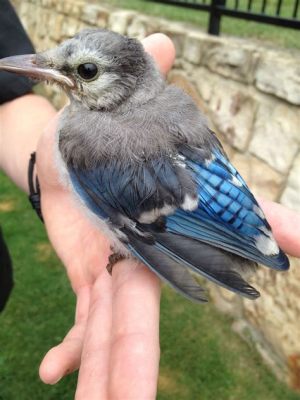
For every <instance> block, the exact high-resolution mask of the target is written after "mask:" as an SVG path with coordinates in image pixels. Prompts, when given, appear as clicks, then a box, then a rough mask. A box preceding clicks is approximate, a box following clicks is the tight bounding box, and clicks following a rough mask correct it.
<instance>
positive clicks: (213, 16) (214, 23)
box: [208, 0, 226, 35]
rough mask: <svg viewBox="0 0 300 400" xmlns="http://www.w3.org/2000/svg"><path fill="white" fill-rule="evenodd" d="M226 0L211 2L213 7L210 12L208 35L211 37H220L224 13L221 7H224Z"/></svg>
mask: <svg viewBox="0 0 300 400" xmlns="http://www.w3.org/2000/svg"><path fill="white" fill-rule="evenodd" d="M225 4H226V0H211V7H210V12H209V25H208V33H210V34H211V35H219V33H220V24H221V18H222V13H221V11H220V9H219V6H224V5H225Z"/></svg>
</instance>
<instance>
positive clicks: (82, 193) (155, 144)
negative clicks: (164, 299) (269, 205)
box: [0, 28, 289, 302]
mask: <svg viewBox="0 0 300 400" xmlns="http://www.w3.org/2000/svg"><path fill="white" fill-rule="evenodd" d="M0 70H6V71H10V72H14V73H17V74H21V75H25V76H27V77H30V78H33V79H37V80H44V81H45V80H46V81H49V82H50V83H55V84H57V85H59V86H60V87H61V88H62V89H63V90H64V91H65V92H66V94H67V95H68V97H69V100H70V102H69V104H68V105H67V106H66V107H65V108H64V110H63V111H62V113H61V115H60V117H59V123H58V128H57V132H56V144H55V154H56V156H55V159H56V166H57V168H58V170H59V173H60V176H61V181H62V184H63V185H64V186H65V187H67V188H68V190H70V192H71V194H72V196H73V197H74V198H75V199H76V202H77V204H78V207H80V208H81V210H82V212H83V213H85V215H86V216H87V218H89V219H90V220H91V222H92V223H93V224H94V225H96V226H97V227H98V228H99V230H101V231H102V232H103V233H105V234H106V235H107V236H108V238H109V240H110V244H111V249H112V254H111V255H110V257H109V260H108V265H107V269H108V271H109V272H110V273H111V271H112V268H113V266H114V264H115V263H116V262H117V261H119V260H120V259H123V258H134V259H137V260H138V261H140V262H142V263H143V264H145V265H146V266H147V267H148V268H149V269H150V270H152V271H153V272H154V273H155V274H156V275H158V276H159V277H160V278H161V279H162V280H163V281H165V282H167V283H168V284H169V285H171V286H172V287H173V288H174V289H175V290H177V291H178V292H180V293H181V294H183V295H184V296H185V297H187V298H189V299H191V300H194V301H196V302H206V301H207V295H206V291H205V290H204V289H203V287H202V284H201V283H200V282H199V281H200V280H199V279H198V277H204V278H206V279H207V280H210V281H212V282H213V283H214V284H217V285H219V286H221V287H223V288H225V289H228V290H230V291H233V292H234V293H236V294H238V295H241V296H244V297H246V298H248V299H253V300H254V299H257V298H258V297H259V296H260V293H259V292H258V291H257V290H256V289H255V288H254V287H253V286H251V285H250V284H249V283H248V282H247V280H248V278H249V276H251V274H253V273H254V272H255V271H256V270H257V268H258V264H261V265H264V266H266V267H269V268H271V269H273V270H277V271H284V270H287V269H288V268H289V260H288V257H287V256H286V254H285V253H284V252H283V251H282V250H281V249H280V248H279V247H278V244H277V243H276V241H275V239H274V236H273V234H272V230H271V227H270V225H269V223H268V222H267V220H266V217H265V215H264V213H263V211H262V209H261V208H260V206H259V204H258V202H257V201H256V199H255V197H254V196H253V194H252V193H251V191H250V189H249V187H248V186H247V184H246V182H245V181H244V179H243V178H242V177H241V175H240V174H239V172H238V171H237V170H236V168H235V167H234V166H233V165H232V164H231V162H230V160H229V159H228V157H227V155H226V153H225V151H224V149H223V146H222V144H221V142H220V141H219V139H218V138H217V136H216V134H215V133H214V132H213V131H212V130H211V129H210V128H209V125H208V122H207V119H206V118H205V116H204V115H203V114H202V113H201V111H200V110H199V108H198V107H197V106H196V104H195V103H194V101H193V100H192V98H191V97H190V96H189V95H188V94H187V93H185V92H184V91H183V90H182V89H180V88H178V87H176V86H174V85H169V84H167V82H166V81H165V79H164V78H163V76H162V75H161V73H160V71H159V70H158V67H157V66H156V64H155V62H154V60H153V59H152V57H151V56H150V55H149V54H148V53H147V52H146V51H145V50H144V48H143V46H142V43H141V42H140V41H138V40H137V39H135V38H130V37H127V36H123V35H120V34H118V33H115V32H112V31H109V30H106V29H97V28H95V29H85V30H83V31H81V32H79V33H77V34H76V35H75V36H74V37H72V38H71V39H68V40H66V41H64V42H62V43H61V44H60V45H58V46H57V47H56V48H53V49H50V50H46V51H43V52H40V53H37V54H31V55H21V56H13V57H7V58H5V59H2V60H0Z"/></svg>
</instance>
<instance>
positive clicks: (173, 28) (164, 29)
mask: <svg viewBox="0 0 300 400" xmlns="http://www.w3.org/2000/svg"><path fill="white" fill-rule="evenodd" d="M160 32H161V33H164V34H165V35H167V36H168V37H169V38H170V39H171V40H172V42H173V43H174V46H175V50H176V57H177V58H178V57H181V56H182V52H183V46H184V42H185V36H186V30H185V29H184V28H183V27H182V25H179V24H175V23H172V24H169V23H162V24H161V27H160Z"/></svg>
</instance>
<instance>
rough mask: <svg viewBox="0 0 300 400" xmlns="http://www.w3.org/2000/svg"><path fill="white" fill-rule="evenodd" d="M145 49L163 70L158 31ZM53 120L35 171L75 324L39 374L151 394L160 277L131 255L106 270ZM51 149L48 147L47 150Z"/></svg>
mask: <svg viewBox="0 0 300 400" xmlns="http://www.w3.org/2000/svg"><path fill="white" fill-rule="evenodd" d="M144 46H145V48H146V50H147V51H148V52H149V53H151V54H152V56H153V57H154V58H155V60H156V62H157V63H158V64H159V66H160V69H161V70H162V72H164V73H165V72H167V71H168V70H169V68H170V67H171V65H172V62H173V60H174V47H173V44H172V43H171V41H170V40H169V39H168V38H167V37H165V36H164V35H160V34H156V35H152V36H150V37H149V38H147V39H145V41H144ZM56 124H57V118H56V119H54V120H53V122H52V123H51V124H50V126H49V127H48V129H47V131H46V133H45V134H44V135H43V137H42V138H41V140H40V142H39V145H38V150H37V169H38V176H39V180H40V185H41V193H42V199H41V201H42V211H43V216H44V219H45V225H46V228H47V231H48V235H49V238H50V240H51V242H52V244H53V246H54V248H55V250H56V252H57V254H58V256H59V257H60V259H61V260H62V262H63V263H64V265H65V267H66V270H67V273H68V276H69V279H70V282H71V285H72V288H73V290H74V292H75V294H76V296H77V305H76V317H75V324H74V326H73V327H72V328H71V330H70V331H69V333H68V334H67V336H66V337H65V339H64V340H63V342H62V343H60V344H59V345H58V346H55V347H53V348H52V349H51V350H50V351H49V352H48V353H47V354H46V356H45V358H44V360H43V362H42V364H41V367H40V377H41V379H42V380H43V381H44V382H45V383H50V384H54V383H56V382H57V381H58V380H59V379H60V378H62V377H63V376H64V375H66V374H68V373H70V372H72V371H74V370H76V369H77V368H79V377H78V384H77V391H76V399H77V400H80V399H89V400H93V399H125V398H131V399H135V398H138V399H147V400H148V399H154V398H155V397H156V387H157V378H158V365H159V301H160V285H159V281H158V279H157V278H156V277H155V276H154V275H153V274H152V273H151V272H150V271H149V270H148V269H147V268H146V267H144V266H142V265H140V264H137V263H135V262H134V261H132V260H125V261H122V262H119V263H118V264H116V265H115V267H114V269H113V274H112V277H111V276H110V275H109V274H108V273H107V271H106V264H107V258H108V255H109V253H110V247H109V243H108V241H107V240H106V239H105V237H104V236H102V235H101V233H99V231H98V230H97V229H96V228H95V227H94V226H93V225H92V224H91V223H90V222H89V221H88V220H87V219H86V218H85V217H84V216H83V215H82V214H81V212H80V210H78V209H77V207H76V205H75V204H74V200H73V198H72V196H71V194H70V193H69V191H68V190H66V189H64V188H63V187H62V186H61V185H60V183H59V178H58V175H57V171H56V169H55V162H54V156H53V149H54V134H55V130H56ZM50 149H51V151H49V150H50Z"/></svg>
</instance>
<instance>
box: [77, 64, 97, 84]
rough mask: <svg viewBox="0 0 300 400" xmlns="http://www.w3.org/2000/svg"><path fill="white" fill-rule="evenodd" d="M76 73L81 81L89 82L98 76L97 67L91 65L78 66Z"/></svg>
mask: <svg viewBox="0 0 300 400" xmlns="http://www.w3.org/2000/svg"><path fill="white" fill-rule="evenodd" d="M77 72H78V74H79V75H80V77H81V78H82V79H84V80H85V81H90V80H92V79H93V78H95V76H96V75H97V74H98V67H97V65H95V64H93V63H85V64H80V65H79V66H78V68H77Z"/></svg>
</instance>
